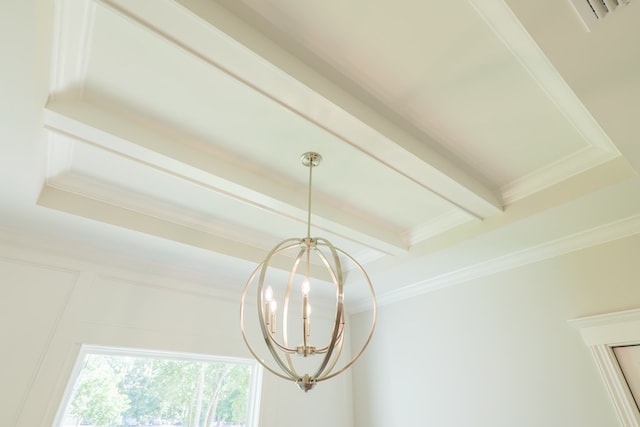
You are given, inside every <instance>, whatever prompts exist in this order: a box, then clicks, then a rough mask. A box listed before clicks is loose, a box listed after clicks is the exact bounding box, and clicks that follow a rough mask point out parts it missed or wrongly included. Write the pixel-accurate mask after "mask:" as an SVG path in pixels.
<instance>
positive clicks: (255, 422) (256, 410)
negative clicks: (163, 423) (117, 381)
mask: <svg viewBox="0 0 640 427" xmlns="http://www.w3.org/2000/svg"><path fill="white" fill-rule="evenodd" d="M88 355H104V356H123V357H141V358H154V359H170V360H184V361H191V362H222V363H234V364H240V365H247V366H249V367H250V368H251V380H250V382H249V396H248V408H247V422H246V424H245V425H246V427H258V426H259V419H260V399H261V390H262V379H263V368H262V366H261V365H260V364H259V363H258V362H257V361H256V360H254V359H245V358H238V357H230V356H215V355H210V354H198V353H185V352H175V351H162V350H148V349H141V348H129V347H110V346H98V345H88V344H82V345H81V346H80V350H79V351H78V354H77V356H76V360H75V362H74V365H73V369H72V370H71V374H70V375H69V379H68V380H67V384H66V386H65V389H64V393H63V395H62V398H61V399H60V403H59V404H58V409H57V411H56V415H55V417H54V420H53V427H63V426H62V422H63V421H64V416H65V413H66V410H67V407H68V406H69V404H70V403H71V402H70V400H71V397H72V395H73V389H74V386H75V385H76V383H77V381H78V378H79V376H80V373H81V372H82V368H83V367H84V364H85V360H86V358H87V356H88Z"/></svg>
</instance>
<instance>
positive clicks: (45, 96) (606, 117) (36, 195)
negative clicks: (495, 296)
mask: <svg viewBox="0 0 640 427" xmlns="http://www.w3.org/2000/svg"><path fill="white" fill-rule="evenodd" d="M33 3H34V4H35V7H34V8H33V10H34V12H35V13H36V15H37V16H38V19H37V20H35V22H36V25H37V32H36V33H35V34H29V35H22V36H21V34H23V33H24V32H22V33H21V32H20V31H21V30H17V29H16V30H15V31H14V32H13V33H12V34H13V35H14V37H17V38H18V44H7V49H8V51H9V52H10V53H13V54H14V55H15V56H14V58H15V59H14V61H13V63H12V65H11V68H8V69H7V70H5V71H4V72H0V73H5V75H3V76H2V78H3V80H4V81H3V84H5V85H7V87H10V86H11V87H18V88H20V87H21V86H20V85H23V87H24V91H26V92H20V90H17V91H15V94H14V95H11V96H15V98H16V99H17V98H19V97H20V96H21V95H22V96H23V97H24V96H25V93H26V94H27V95H26V99H27V100H28V101H29V102H30V104H29V107H30V108H31V109H30V110H28V111H27V112H22V113H21V112H20V111H16V110H15V105H16V103H14V102H12V101H11V99H12V98H11V97H10V96H8V97H6V98H5V99H4V100H2V101H0V103H1V104H2V110H1V112H2V113H4V114H3V116H4V117H3V118H2V119H0V120H3V123H6V124H5V125H4V126H3V130H2V132H4V134H3V138H2V141H1V143H2V147H3V148H2V149H3V152H5V153H7V154H9V155H8V156H5V157H4V159H2V163H3V165H2V166H3V169H4V171H5V174H6V175H5V176H6V178H5V185H4V186H3V190H2V191H3V193H4V194H3V199H4V201H3V202H2V203H3V205H2V210H3V212H4V213H5V214H6V215H5V218H4V219H3V221H2V222H1V223H0V226H2V227H3V228H4V229H5V230H6V233H5V238H4V240H7V241H11V242H12V243H16V242H17V243H20V244H22V245H26V246H29V247H33V246H35V247H39V248H44V249H51V248H56V250H57V251H59V252H62V253H69V254H72V255H74V256H80V257H85V258H88V259H92V260H94V261H95V260H100V261H101V262H107V263H115V264H117V265H124V266H125V267H127V268H137V269H143V270H146V271H151V272H154V273H158V274H160V275H166V274H171V275H177V276H179V277H186V278H189V279H193V280H203V281H206V282H207V283H209V284H211V285H212V286H219V287H220V288H221V289H226V290H230V291H232V292H237V291H239V289H240V288H241V287H242V285H243V284H244V280H245V279H246V277H247V276H248V274H249V273H250V271H251V268H252V266H253V265H254V264H255V263H256V262H259V261H261V260H262V258H264V256H265V255H266V252H267V251H268V250H269V249H270V248H271V247H273V246H274V245H275V244H276V243H278V242H280V241H281V240H283V239H285V238H288V237H302V236H303V235H304V233H305V232H306V225H305V221H306V218H307V214H306V206H307V198H306V193H307V178H308V175H307V170H306V169H305V168H304V167H302V166H301V165H300V160H299V159H300V156H301V154H302V153H304V152H307V151H317V152H319V153H321V155H322V156H323V162H322V163H321V165H320V167H319V168H318V169H316V170H314V176H313V189H314V198H313V216H312V222H313V227H312V229H313V232H312V234H318V235H322V236H323V237H326V238H328V239H329V240H331V241H332V243H334V244H335V245H336V246H339V247H341V248H342V249H344V250H346V251H347V252H349V253H351V254H352V255H354V256H355V257H356V258H357V259H359V260H360V261H361V262H362V263H363V264H365V267H366V268H367V269H368V270H369V271H370V273H371V275H372V279H373V281H374V284H375V286H376V288H377V289H378V292H379V294H380V295H381V300H382V301H383V302H384V301H385V300H386V301H392V300H394V299H397V298H404V297H408V296H410V295H412V294H413V293H415V292H422V291H425V290H428V289H434V288H437V287H440V286H447V285H451V284H455V283H459V282H461V281H464V280H466V279H468V278H471V277H474V276H478V275H483V274H489V273H491V272H493V271H498V270H500V269H504V268H509V267H510V266H514V265H518V264H522V263H526V262H535V261H536V260H538V259H542V258H544V257H548V256H553V255H555V254H559V253H563V252H566V251H570V250H575V249H577V248H579V247H584V246H586V245H590V244H596V243H599V242H602V241H606V240H608V239H612V238H617V237H622V236H624V235H628V234H632V233H637V232H639V231H640V221H639V220H638V218H639V217H638V215H639V214H640V183H639V182H638V177H637V170H638V168H639V167H640V153H639V151H638V150H639V149H638V148H636V146H637V145H638V144H637V143H636V141H635V140H636V136H637V135H638V134H640V132H638V131H639V130H640V125H639V124H638V122H639V121H638V119H637V117H638V116H639V115H638V113H640V93H639V92H640V77H639V76H640V55H637V54H636V50H637V48H636V47H637V45H638V42H640V30H639V29H638V26H637V25H636V24H635V23H636V22H638V19H640V11H639V10H638V7H637V5H635V4H630V5H628V6H624V7H620V8H619V10H618V11H616V13H615V14H611V16H607V17H606V19H604V20H602V22H598V23H597V24H596V25H593V26H592V29H591V31H590V32H589V31H587V30H586V29H585V27H584V25H583V23H582V21H581V19H580V17H579V15H578V14H577V13H576V11H575V10H574V8H573V5H572V3H571V2H570V1H569V0H566V2H563V1H560V2H556V1H551V0H544V1H540V2H526V1H525V0H511V1H507V2H504V1H501V0H469V1H457V2H433V1H425V2H411V1H399V2H390V1H384V0H379V1H378V0H376V1H367V2H362V1H356V2H343V1H337V0H335V1H334V0H329V1H326V2H323V3H322V4H320V3H313V2H299V1H290V0H271V1H264V0H260V1H257V0H243V1H235V0H234V1H231V0H220V1H212V0H141V1H135V2H132V1H128V0H56V1H54V2H52V3H49V2H37V1H34V2H33ZM18 24H19V22H18V23H16V24H15V25H16V26H15V28H18V27H17V25H18ZM31 25H32V26H33V25H34V24H31ZM5 28H6V29H5V30H4V31H6V32H8V33H9V32H10V31H12V30H11V28H14V27H11V26H9V27H6V26H5ZM12 34H7V36H9V37H11V35H12ZM20 37H23V38H24V39H20ZM5 38H6V37H5ZM34 46H38V47H37V48H34ZM26 49H31V53H32V54H33V55H34V56H35V57H37V61H36V66H34V65H33V64H32V63H28V61H23V60H22V59H21V55H20V52H23V51H24V50H26ZM634 49H635V50H634ZM30 65H31V66H32V68H30V70H32V71H33V70H35V71H33V75H32V82H33V81H35V82H36V83H37V84H35V85H33V84H32V85H31V86H29V84H28V76H27V77H26V78H23V77H21V76H20V74H21V70H24V69H25V67H29V66H30ZM12 70H13V71H12ZM11 73H12V74H11ZM7 93H14V92H7ZM29 94H30V95H29ZM11 117H17V119H15V120H12V119H11ZM283 262H284V260H281V261H280V264H279V265H284V264H283Z"/></svg>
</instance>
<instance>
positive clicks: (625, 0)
mask: <svg viewBox="0 0 640 427" xmlns="http://www.w3.org/2000/svg"><path fill="white" fill-rule="evenodd" d="M571 3H573V6H574V7H575V8H576V11H578V14H579V15H580V17H581V18H582V21H583V22H584V24H585V25H586V27H587V30H589V31H590V30H591V29H592V28H593V26H594V25H595V24H597V23H598V22H600V21H602V20H603V19H604V18H605V17H606V16H607V15H610V14H611V13H613V12H614V11H615V10H616V9H617V8H618V6H626V5H628V4H629V3H631V0H571Z"/></svg>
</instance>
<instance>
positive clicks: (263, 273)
mask: <svg viewBox="0 0 640 427" xmlns="http://www.w3.org/2000/svg"><path fill="white" fill-rule="evenodd" d="M289 242H295V243H291V244H287V243H289ZM299 244H300V240H299V239H287V240H284V241H282V242H281V243H280V244H278V245H276V246H275V247H274V248H273V249H272V250H271V251H270V252H269V254H268V255H267V257H266V258H265V260H264V261H263V262H262V265H261V268H260V278H259V280H258V290H257V292H258V301H259V302H260V303H259V304H258V318H259V319H260V329H261V330H262V336H263V338H264V340H265V343H266V345H267V348H268V350H269V352H270V353H271V356H273V359H274V360H275V362H276V363H277V364H278V366H280V368H281V369H282V370H283V371H285V372H286V373H288V374H289V377H290V379H296V378H299V375H298V373H297V372H296V371H295V369H293V368H292V367H291V366H288V365H289V364H288V363H285V362H284V361H283V360H282V358H281V357H280V355H279V354H278V352H277V351H276V350H275V348H274V346H273V344H274V343H275V344H276V346H277V347H278V348H282V350H283V352H285V356H286V358H287V359H288V361H289V362H290V358H289V356H288V353H289V352H292V351H295V350H292V349H289V348H286V347H282V346H281V345H280V344H279V343H278V342H277V341H276V340H275V339H274V338H273V337H272V336H271V333H270V332H269V331H268V330H267V327H266V325H265V322H264V301H263V292H262V290H263V288H264V280H265V276H266V272H267V268H268V267H269V263H270V262H271V259H272V258H273V257H274V256H275V255H276V254H279V253H281V252H283V251H286V250H288V249H291V248H293V247H296V246H297V245H299Z"/></svg>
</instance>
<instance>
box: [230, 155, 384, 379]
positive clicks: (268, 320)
mask: <svg viewBox="0 0 640 427" xmlns="http://www.w3.org/2000/svg"><path fill="white" fill-rule="evenodd" d="M300 160H301V162H302V164H303V165H304V166H306V167H308V168H309V190H308V205H307V208H308V209H307V236H306V237H304V238H290V239H286V240H284V241H282V242H280V243H279V244H278V245H276V246H275V247H274V248H273V249H272V250H271V251H270V252H269V253H268V255H267V257H266V258H265V259H264V261H262V262H261V263H260V264H258V266H257V267H256V268H255V270H254V271H253V272H252V274H251V276H250V277H249V280H248V281H247V283H246V285H245V287H244V290H243V292H242V300H241V304H240V329H241V331H242V337H243V339H244V341H245V343H246V344H247V347H248V348H249V351H250V352H251V354H252V355H253V356H254V357H255V358H256V360H257V361H258V362H259V363H260V364H261V365H262V366H264V368H265V369H267V370H268V371H269V372H271V373H272V374H274V375H276V376H278V377H281V378H284V379H286V380H290V381H294V382H295V383H296V384H297V385H298V387H300V389H302V390H304V391H305V392H307V391H309V390H311V389H312V388H313V387H314V386H315V385H316V383H318V382H320V381H324V380H327V379H330V378H333V377H335V376H336V375H338V374H340V373H342V372H344V371H345V370H346V369H348V368H349V367H350V366H351V365H352V364H353V363H354V362H355V361H356V360H357V359H358V358H359V357H360V356H361V355H362V353H363V352H364V350H365V348H366V347H367V345H368V344H369V341H370V340H371V336H372V335H373V330H374V328H375V323H376V296H375V291H374V289H373V285H372V284H371V280H370V279H369V276H368V275H367V273H366V271H365V270H364V268H363V267H362V266H361V265H360V264H359V263H358V262H357V261H356V260H355V259H354V258H353V257H352V256H351V255H349V254H347V253H346V252H344V251H343V250H341V249H338V248H336V247H334V246H333V245H332V244H331V243H330V242H329V241H328V240H326V239H324V238H321V237H311V184H312V176H313V168H314V167H317V166H318V165H319V164H320V162H321V160H322V157H321V156H320V154H318V153H314V152H308V153H304V154H303V155H302V157H301V159H300ZM287 255H288V256H287ZM277 258H279V259H280V261H279V263H278V265H279V266H280V265H281V264H282V259H284V260H287V263H290V269H289V270H287V273H286V275H282V274H281V273H280V276H278V275H277V274H276V275H275V276H274V275H272V274H271V273H272V272H273V270H277V269H276V268H275V267H273V266H272V263H274V260H275V259H277ZM346 267H351V268H346ZM280 271H281V269H280ZM354 274H359V275H360V276H361V277H362V278H363V279H364V280H362V281H361V282H359V283H360V285H361V286H362V285H363V284H364V287H365V288H366V290H367V294H368V295H369V296H370V302H371V307H372V309H371V320H370V326H369V329H368V335H366V336H365V337H364V339H363V340H362V343H361V346H360V347H359V350H357V351H356V352H355V353H354V355H353V357H351V358H350V359H349V355H348V354H347V353H349V351H348V350H346V351H343V350H345V348H344V347H345V341H347V340H349V339H351V341H350V343H351V348H353V347H354V340H353V337H351V328H350V325H349V319H348V318H347V316H346V313H345V305H344V304H345V290H349V289H351V288H350V287H346V286H345V281H346V277H347V276H349V278H350V279H351V277H352V275H354ZM274 277H275V278H274ZM350 286H351V282H350ZM254 287H255V290H254V291H255V293H250V290H251V289H252V288H254ZM312 294H313V296H314V297H317V298H318V301H320V300H322V301H320V302H326V300H327V299H328V298H327V297H328V296H331V297H332V298H334V299H335V303H333V304H325V305H324V307H325V309H324V310H317V308H318V306H315V305H314V307H316V309H314V314H316V311H322V313H321V314H320V316H316V317H314V319H313V321H312V317H311V313H312V310H311V299H312ZM250 295H255V300H252V301H253V302H254V303H255V305H256V308H257V312H256V315H257V318H256V321H257V323H258V324H259V331H260V333H261V334H262V338H263V339H264V343H265V344H266V349H264V348H262V350H263V352H264V354H265V355H266V356H267V358H268V359H271V360H270V362H267V361H266V360H265V358H263V357H261V356H260V355H259V354H258V353H259V352H258V351H257V350H256V346H252V345H251V343H250V341H251V340H250V338H249V334H248V333H247V331H246V327H247V323H246V322H245V317H246V316H247V312H248V310H247V309H246V305H247V303H248V298H247V297H248V296H250ZM323 297H324V298H323ZM249 300H251V298H249ZM320 302H319V303H320ZM314 304H315V303H314ZM326 307H330V308H328V309H327V308H326ZM312 325H313V330H314V334H312V333H311V329H312ZM256 335H258V334H256ZM294 336H295V338H294ZM318 336H320V338H318ZM320 340H322V343H319V342H318V341H320ZM346 347H347V349H349V347H350V346H349V345H347V346H346ZM266 350H268V352H267V351H266ZM303 369H304V370H303ZM303 372H304V373H303Z"/></svg>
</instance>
